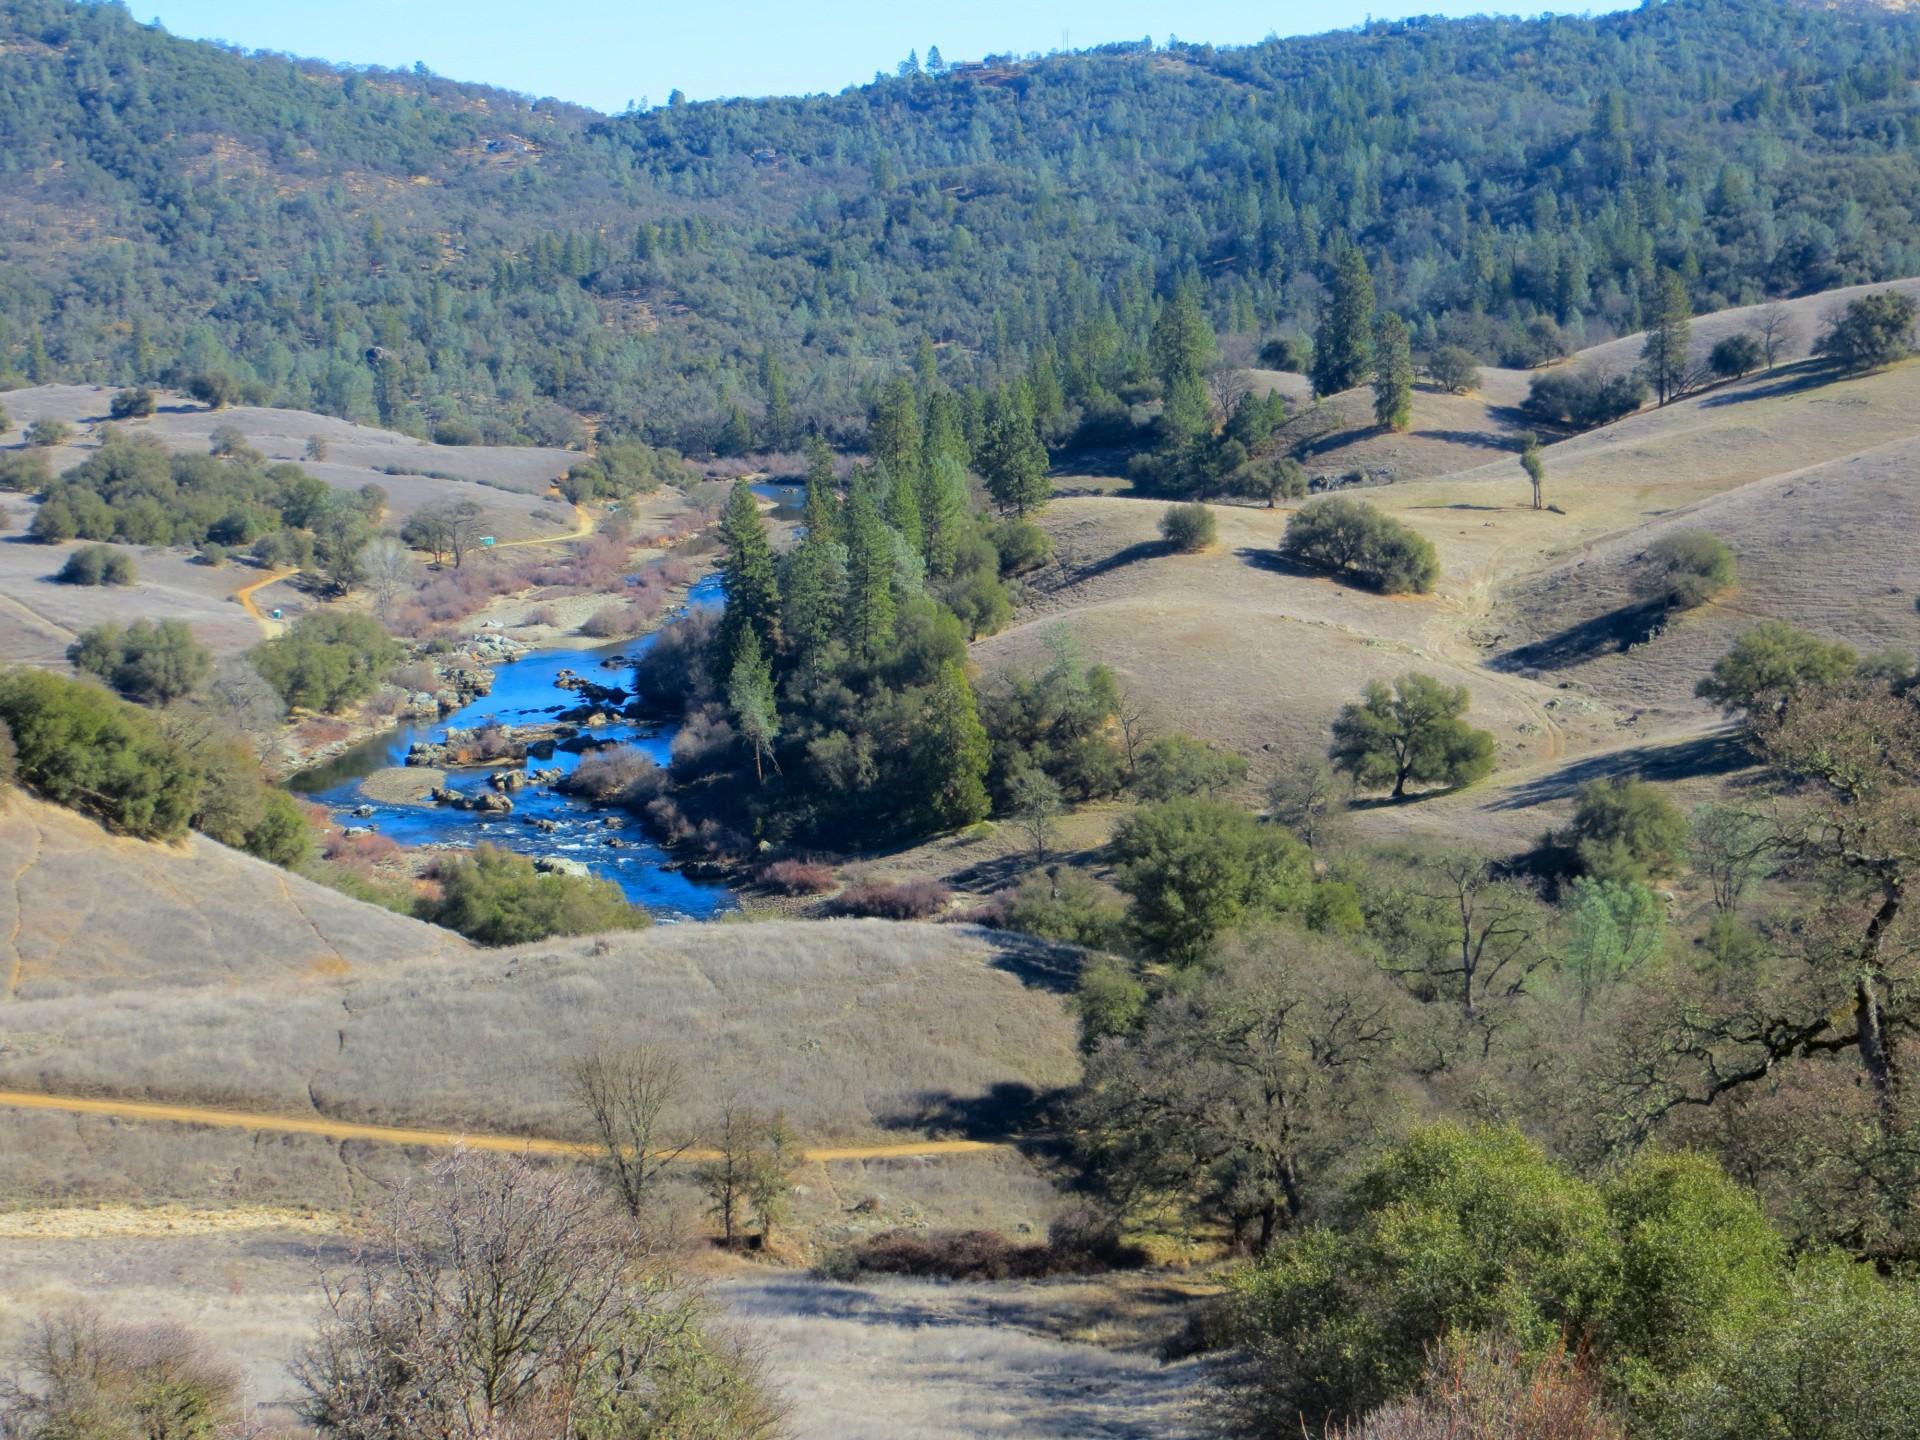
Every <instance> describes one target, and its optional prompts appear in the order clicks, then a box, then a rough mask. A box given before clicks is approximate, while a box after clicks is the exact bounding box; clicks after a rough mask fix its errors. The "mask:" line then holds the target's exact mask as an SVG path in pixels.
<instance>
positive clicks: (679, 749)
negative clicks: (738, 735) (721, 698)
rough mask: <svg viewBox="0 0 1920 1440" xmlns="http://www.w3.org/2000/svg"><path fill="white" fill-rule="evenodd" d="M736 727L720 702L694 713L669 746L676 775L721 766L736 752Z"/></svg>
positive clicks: (700, 771) (698, 773) (691, 774)
mask: <svg viewBox="0 0 1920 1440" xmlns="http://www.w3.org/2000/svg"><path fill="white" fill-rule="evenodd" d="M733 745H734V733H733V726H732V724H731V723H730V722H729V721H728V720H727V717H726V713H725V712H724V711H722V710H721V708H720V707H719V706H718V705H706V706H702V707H701V708H700V709H698V710H695V711H693V712H691V713H690V714H689V715H688V716H687V718H686V723H685V724H683V725H682V726H681V727H680V733H679V734H677V735H675V736H674V737H673V744H672V745H671V746H670V747H669V748H668V752H667V753H668V755H669V756H670V757H671V759H670V763H671V764H672V766H673V773H674V774H675V775H676V776H694V775H701V774H704V773H705V772H707V771H709V770H713V769H717V768H719V767H720V766H721V765H723V764H724V763H725V762H726V760H727V758H728V757H729V756H731V755H732V753H733Z"/></svg>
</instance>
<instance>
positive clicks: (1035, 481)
mask: <svg viewBox="0 0 1920 1440" xmlns="http://www.w3.org/2000/svg"><path fill="white" fill-rule="evenodd" d="M980 469H981V471H982V472H983V473H984V475H985V477H986V481H987V493H988V494H990V495H992V496H993V502H994V504H996V505H998V506H999V507H1000V508H1001V509H1002V510H1012V511H1013V512H1015V513H1016V514H1018V515H1022V516H1024V515H1025V514H1026V513H1027V512H1028V511H1029V510H1038V509H1041V508H1042V507H1044V506H1045V505H1046V503H1047V497H1048V496H1049V495H1050V494H1051V493H1052V487H1051V486H1050V485H1049V484H1048V483H1047V447H1046V446H1044V445H1042V444H1041V443H1040V436H1039V435H1038V434H1037V433H1036V432H1035V431H1034V428H1033V414H1032V411H1031V410H1030V409H1029V408H1028V406H1027V403H1026V396H1025V387H1023V386H1016V387H1014V389H1013V390H1012V391H1010V392H1008V393H1006V394H1004V395H1002V396H1000V397H998V398H997V402H996V404H995V405H994V413H993V416H992V418H991V419H990V420H989V421H988V422H987V429H986V437H985V443H984V445H983V446H982V447H981V455H980Z"/></svg>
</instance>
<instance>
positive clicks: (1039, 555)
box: [989, 517, 1053, 575]
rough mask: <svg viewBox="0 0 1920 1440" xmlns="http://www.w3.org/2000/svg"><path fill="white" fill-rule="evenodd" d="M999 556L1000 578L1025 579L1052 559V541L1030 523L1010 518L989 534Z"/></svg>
mask: <svg viewBox="0 0 1920 1440" xmlns="http://www.w3.org/2000/svg"><path fill="white" fill-rule="evenodd" d="M989 535H990V538H991V539H992V541H993V548H994V549H995V550H996V551H998V552H999V555H1000V573H1001V574H1002V575H1024V574H1025V573H1026V572H1027V571H1029V570H1037V569H1038V568H1039V567H1040V566H1042V565H1044V564H1046V563H1047V561H1049V560H1051V559H1052V558H1053V541H1052V540H1051V539H1049V538H1048V536H1047V532H1046V531H1044V530H1042V529H1041V528H1040V527H1039V526H1038V525H1036V524H1034V523H1033V522H1032V521H1031V520H1022V519H1019V518H1018V517H1012V518H1009V519H1006V520H1001V521H999V522H997V523H996V524H995V525H994V526H993V528H992V530H991V531H990V532H989Z"/></svg>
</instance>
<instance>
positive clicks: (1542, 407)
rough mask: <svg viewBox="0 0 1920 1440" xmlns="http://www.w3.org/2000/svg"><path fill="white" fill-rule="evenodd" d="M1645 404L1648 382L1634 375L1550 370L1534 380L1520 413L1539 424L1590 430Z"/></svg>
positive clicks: (1621, 417) (1626, 414) (1630, 412)
mask: <svg viewBox="0 0 1920 1440" xmlns="http://www.w3.org/2000/svg"><path fill="white" fill-rule="evenodd" d="M1646 403H1647V382H1646V381H1645V380H1644V379H1642V378H1641V377H1640V375H1639V374H1638V373H1637V372H1630V373H1628V374H1625V375H1597V374H1594V373H1593V372H1591V371H1587V370H1549V371H1547V372H1546V373H1545V374H1542V375H1536V376H1534V377H1533V383H1532V385H1530V386H1529V387H1528V390H1527V398H1526V401H1525V403H1524V404H1522V405H1521V407H1520V412H1521V413H1522V414H1523V415H1525V416H1526V417H1527V418H1528V419H1529V420H1536V421H1539V422H1541V423H1542V424H1546V425H1561V426H1565V427H1567V428H1569V429H1573V430H1592V429H1595V428H1596V427H1598V426H1601V425H1611V424H1612V423H1613V422H1614V421H1616V420H1622V419H1625V418H1626V417H1627V416H1629V415H1631V414H1632V413H1633V412H1634V411H1636V410H1638V409H1639V408H1640V407H1641V406H1642V405H1644V404H1646Z"/></svg>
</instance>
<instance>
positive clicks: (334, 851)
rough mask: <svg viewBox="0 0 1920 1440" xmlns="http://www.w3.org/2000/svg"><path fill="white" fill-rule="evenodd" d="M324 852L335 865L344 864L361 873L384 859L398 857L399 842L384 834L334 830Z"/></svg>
mask: <svg viewBox="0 0 1920 1440" xmlns="http://www.w3.org/2000/svg"><path fill="white" fill-rule="evenodd" d="M324 853H325V855H326V858H327V859H329V860H331V861H333V862H334V863H335V864H336V865H345V866H347V867H348V868H349V869H352V870H355V871H358V872H359V873H361V874H363V875H370V874H372V873H373V868H374V867H375V866H376V865H379V864H381V863H383V862H385V861H389V860H397V859H398V858H399V857H400V845H399V842H398V841H396V840H394V839H392V838H391V837H389V836H386V835H377V834H376V835H348V834H346V833H344V832H335V833H334V834H332V835H329V836H328V837H327V841H326V846H325V850H324Z"/></svg>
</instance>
